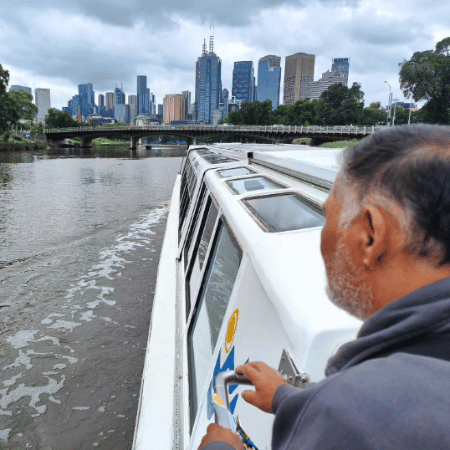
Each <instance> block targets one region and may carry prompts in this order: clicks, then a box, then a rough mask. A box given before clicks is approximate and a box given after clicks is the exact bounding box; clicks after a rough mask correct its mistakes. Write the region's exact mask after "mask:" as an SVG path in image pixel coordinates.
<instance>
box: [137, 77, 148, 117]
mask: <svg viewBox="0 0 450 450" xmlns="http://www.w3.org/2000/svg"><path fill="white" fill-rule="evenodd" d="M136 92H137V105H138V106H137V108H138V114H145V115H148V114H149V110H148V104H149V95H148V94H149V89H147V77H146V76H145V75H138V77H137V91H136Z"/></svg>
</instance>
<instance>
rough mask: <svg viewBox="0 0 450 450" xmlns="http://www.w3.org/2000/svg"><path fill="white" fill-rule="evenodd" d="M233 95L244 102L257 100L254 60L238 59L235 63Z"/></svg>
mask: <svg viewBox="0 0 450 450" xmlns="http://www.w3.org/2000/svg"><path fill="white" fill-rule="evenodd" d="M231 95H233V96H234V97H236V99H238V100H242V101H243V102H253V101H255V74H254V70H253V61H236V62H235V63H234V69H233V86H232V89H231Z"/></svg>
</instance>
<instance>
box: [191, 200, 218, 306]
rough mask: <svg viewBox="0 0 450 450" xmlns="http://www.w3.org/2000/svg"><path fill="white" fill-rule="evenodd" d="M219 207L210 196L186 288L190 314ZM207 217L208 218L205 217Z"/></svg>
mask: <svg viewBox="0 0 450 450" xmlns="http://www.w3.org/2000/svg"><path fill="white" fill-rule="evenodd" d="M217 213H218V209H217V206H216V205H215V203H214V202H213V201H212V200H211V197H209V198H208V203H207V205H206V208H205V213H204V215H203V217H204V219H203V222H202V229H200V231H199V233H201V236H200V239H197V243H196V247H195V248H194V250H193V256H192V258H191V259H192V260H193V263H191V266H190V271H189V274H188V282H187V285H186V288H187V290H188V292H187V293H186V294H187V295H186V299H187V301H188V304H187V305H186V312H187V314H188V315H189V313H190V307H191V305H193V304H194V300H195V298H196V296H197V293H198V289H199V287H200V283H201V280H202V278H201V276H202V268H203V263H204V261H205V257H206V252H207V251H208V247H209V242H210V241H211V237H212V234H213V231H214V225H215V224H216V219H217ZM205 218H206V219H205Z"/></svg>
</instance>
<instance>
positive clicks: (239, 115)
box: [227, 100, 272, 125]
mask: <svg viewBox="0 0 450 450" xmlns="http://www.w3.org/2000/svg"><path fill="white" fill-rule="evenodd" d="M271 112H272V102H271V101H270V100H265V101H264V102H262V103H261V102H258V101H256V102H246V103H243V104H242V106H241V109H239V110H238V111H233V112H231V113H230V114H228V117H227V123H231V124H233V125H270V124H271V123H272V122H271Z"/></svg>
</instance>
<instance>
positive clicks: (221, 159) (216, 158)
mask: <svg viewBox="0 0 450 450" xmlns="http://www.w3.org/2000/svg"><path fill="white" fill-rule="evenodd" d="M202 158H204V159H206V161H208V162H209V163H210V164H220V163H226V162H234V161H237V159H234V158H229V157H228V156H223V155H219V154H215V153H213V154H211V155H202Z"/></svg>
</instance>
